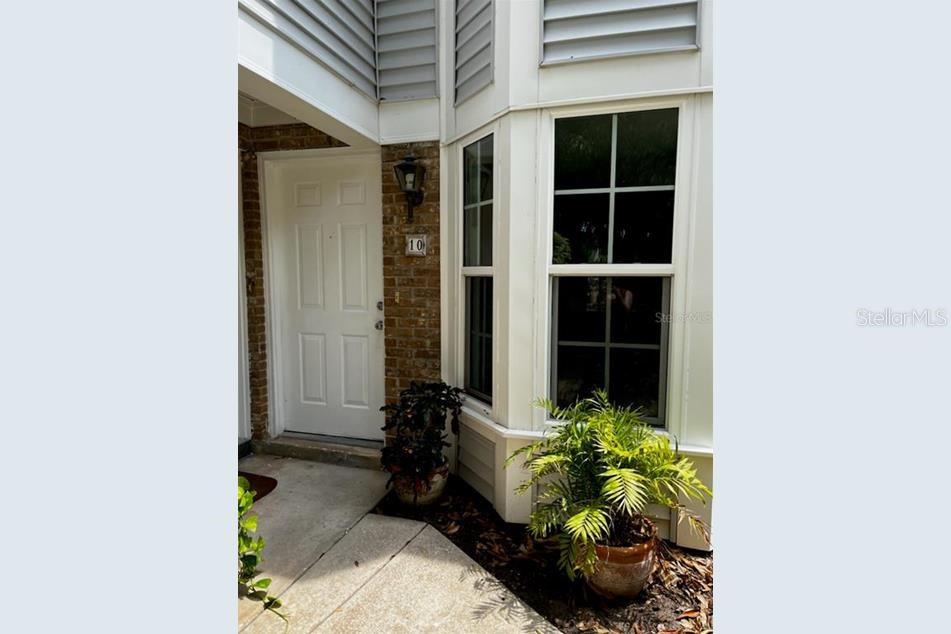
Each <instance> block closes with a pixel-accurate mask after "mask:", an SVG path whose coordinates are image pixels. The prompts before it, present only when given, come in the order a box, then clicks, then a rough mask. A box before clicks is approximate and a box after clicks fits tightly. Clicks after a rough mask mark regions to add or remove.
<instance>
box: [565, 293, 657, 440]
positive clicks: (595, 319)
mask: <svg viewBox="0 0 951 634" xmlns="http://www.w3.org/2000/svg"><path fill="white" fill-rule="evenodd" d="M669 305H670V278H669V277H624V276H613V277H554V278H553V282H552V386H551V392H552V393H551V398H552V400H554V401H555V402H556V403H557V404H558V405H560V406H564V405H570V404H571V403H573V402H574V401H575V400H577V399H579V398H586V397H588V396H590V395H591V393H592V391H593V390H594V389H596V388H603V389H606V390H607V391H608V395H609V397H610V398H611V400H612V401H613V402H615V403H616V404H618V405H622V406H623V405H631V406H635V407H641V408H642V412H643V415H644V418H645V419H646V420H647V421H648V422H650V423H651V424H654V425H658V426H663V425H664V423H665V419H666V402H665V396H666V390H667V387H666V386H667V381H666V371H667V336H668V333H667V325H666V324H667V317H668V313H669Z"/></svg>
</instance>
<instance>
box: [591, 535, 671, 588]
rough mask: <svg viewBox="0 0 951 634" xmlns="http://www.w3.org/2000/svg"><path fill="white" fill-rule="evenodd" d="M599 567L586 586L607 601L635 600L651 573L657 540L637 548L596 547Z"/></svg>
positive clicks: (638, 545)
mask: <svg viewBox="0 0 951 634" xmlns="http://www.w3.org/2000/svg"><path fill="white" fill-rule="evenodd" d="M595 550H596V551H597V553H598V564H597V566H596V567H595V571H594V574H593V575H591V576H590V577H588V579H587V582H588V586H590V587H591V589H592V590H594V591H595V592H597V593H598V594H600V595H601V596H604V597H607V598H609V599H616V598H619V597H624V598H633V597H636V596H637V595H638V594H639V593H640V591H641V590H643V589H644V586H645V585H647V580H648V579H649V578H650V576H651V572H652V571H653V570H654V560H655V558H656V552H657V537H656V536H654V537H651V538H650V539H649V540H648V541H646V542H644V543H642V544H637V545H636V546H602V545H600V544H599V545H597V546H595Z"/></svg>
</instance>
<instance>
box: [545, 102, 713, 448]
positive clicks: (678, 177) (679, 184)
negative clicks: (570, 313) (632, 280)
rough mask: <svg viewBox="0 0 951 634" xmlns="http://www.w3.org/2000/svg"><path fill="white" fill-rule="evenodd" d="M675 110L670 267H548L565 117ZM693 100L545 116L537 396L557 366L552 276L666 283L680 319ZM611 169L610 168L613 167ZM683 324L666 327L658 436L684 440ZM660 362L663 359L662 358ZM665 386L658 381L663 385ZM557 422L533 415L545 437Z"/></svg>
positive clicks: (582, 108) (555, 111)
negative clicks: (558, 139)
mask: <svg viewBox="0 0 951 634" xmlns="http://www.w3.org/2000/svg"><path fill="white" fill-rule="evenodd" d="M663 108H678V118H677V159H676V168H675V173H674V183H675V189H674V218H673V235H672V242H673V243H672V245H671V263H670V264H551V259H552V239H553V230H554V198H555V189H554V181H555V122H556V121H557V120H558V119H562V118H568V117H580V116H589V115H601V114H620V113H624V112H637V111H643V110H656V109H663ZM696 110H697V109H696V108H695V107H694V99H693V98H692V97H691V96H684V97H681V98H666V99H647V100H625V101H617V102H611V103H601V104H587V105H579V106H566V107H563V108H552V109H547V110H543V111H542V113H541V117H540V121H539V125H540V129H539V134H538V162H539V178H538V192H537V196H538V198H537V199H538V201H539V206H540V213H539V215H538V220H539V225H538V231H537V232H536V237H537V244H536V253H537V254H538V257H537V259H536V289H535V298H536V304H535V306H536V310H535V319H536V322H535V328H536V332H537V333H539V337H538V341H539V342H545V343H544V345H539V346H537V347H536V351H535V354H536V359H535V367H536V372H535V390H536V393H537V394H539V395H545V396H546V397H547V396H549V395H551V393H552V392H551V389H552V378H551V377H552V370H553V364H554V363H555V359H554V356H553V354H552V343H551V335H552V303H551V302H552V299H553V294H552V286H553V284H552V280H553V278H554V277H556V276H568V275H570V276H583V277H608V276H618V277H633V276H644V277H669V278H670V280H671V282H670V305H669V312H670V315H671V316H676V315H682V314H683V313H684V308H685V304H686V298H685V293H686V288H687V283H686V282H687V264H688V257H689V244H690V236H689V226H688V223H687V220H688V217H689V215H690V213H689V212H690V206H691V205H692V204H694V202H693V199H694V197H695V193H694V185H693V181H694V177H695V173H696V171H697V162H698V160H699V157H698V156H696V154H695V150H694V119H695V117H696V116H697V112H696ZM612 169H613V166H612ZM684 332H685V329H684V320H682V319H672V320H671V321H670V323H669V327H668V333H667V334H668V337H667V355H666V358H667V364H666V365H667V367H666V370H667V372H666V395H665V399H664V401H665V403H666V420H665V424H664V426H663V427H658V428H657V431H658V432H663V433H667V434H670V435H674V436H677V437H684V431H685V430H684V429H683V423H684V421H683V418H682V416H681V412H682V403H683V393H682V386H683V376H682V375H683V367H684V358H683V355H684V351H685V349H686V347H685V341H684ZM661 356H662V358H663V355H661ZM664 381H665V379H664V377H661V382H662V383H663V382H664ZM557 424H558V421H555V420H552V419H550V418H549V417H548V415H547V413H546V412H544V411H541V410H537V411H536V413H535V419H534V421H533V426H534V428H535V429H536V430H540V431H545V430H547V429H548V428H550V427H551V426H552V425H557Z"/></svg>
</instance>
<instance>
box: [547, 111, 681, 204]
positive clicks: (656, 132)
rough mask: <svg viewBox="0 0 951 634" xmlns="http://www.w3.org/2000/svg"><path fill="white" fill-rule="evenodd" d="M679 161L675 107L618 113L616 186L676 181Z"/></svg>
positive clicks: (670, 183) (663, 183) (664, 183)
mask: <svg viewBox="0 0 951 634" xmlns="http://www.w3.org/2000/svg"><path fill="white" fill-rule="evenodd" d="M676 163H677V109H676V108H668V109H666V110H643V111H641V112H623V113H621V114H619V115H618V116H617V175H616V178H615V186H616V187H642V186H646V185H673V184H674V168H675V165H676ZM556 188H557V185H556Z"/></svg>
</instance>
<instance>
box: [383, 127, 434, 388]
mask: <svg viewBox="0 0 951 634" xmlns="http://www.w3.org/2000/svg"><path fill="white" fill-rule="evenodd" d="M409 153H412V154H414V155H415V156H416V158H417V159H419V162H420V163H422V164H423V165H424V166H425V167H426V180H425V181H424V183H423V190H424V192H425V200H424V201H423V203H422V204H421V205H419V206H418V207H416V208H415V209H414V210H413V216H414V221H413V224H408V223H407V219H406V197H405V196H404V195H403V193H402V192H401V191H400V189H399V185H398V184H397V182H396V176H395V174H394V172H393V166H394V165H396V164H397V163H399V162H400V161H402V160H403V157H404V156H406V155H407V154H409ZM419 233H422V234H426V235H427V236H428V245H427V253H426V255H425V256H424V257H418V256H407V255H405V252H406V239H405V236H406V235H409V234H419ZM383 298H384V308H385V311H384V315H385V325H386V330H385V333H384V346H385V351H386V379H385V380H386V401H387V402H388V403H391V402H394V401H396V399H397V397H398V396H399V392H400V390H402V389H403V388H406V387H409V383H410V381H412V380H430V381H435V380H438V379H439V378H440V367H439V143H438V142H436V141H431V142H424V143H402V144H398V145H386V146H384V147H383Z"/></svg>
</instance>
